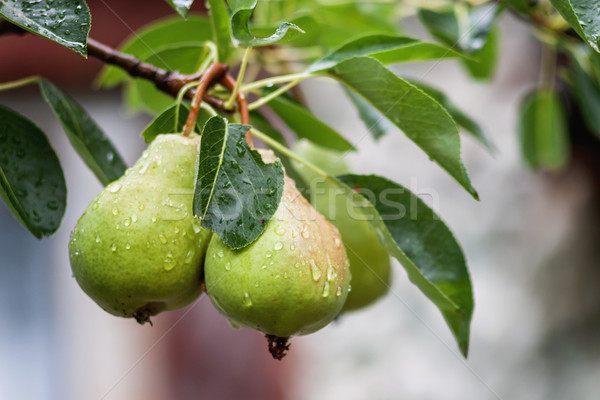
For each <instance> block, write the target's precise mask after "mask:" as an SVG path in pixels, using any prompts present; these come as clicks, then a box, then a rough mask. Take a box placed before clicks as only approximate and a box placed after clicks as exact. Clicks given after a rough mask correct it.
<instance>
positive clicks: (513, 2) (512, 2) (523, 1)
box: [502, 0, 531, 15]
mask: <svg viewBox="0 0 600 400" xmlns="http://www.w3.org/2000/svg"><path fill="white" fill-rule="evenodd" d="M502 2H503V3H504V4H506V5H508V6H510V7H512V8H513V9H515V10H516V11H518V12H520V13H521V14H525V15H529V14H531V2H530V1H529V0H503V1H502Z"/></svg>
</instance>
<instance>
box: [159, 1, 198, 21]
mask: <svg viewBox="0 0 600 400" xmlns="http://www.w3.org/2000/svg"><path fill="white" fill-rule="evenodd" d="M166 2H167V3H169V5H170V6H171V7H173V9H174V10H175V11H177V14H179V15H181V16H182V17H183V18H185V17H186V16H187V13H188V11H190V7H191V6H192V3H193V2H194V0H166Z"/></svg>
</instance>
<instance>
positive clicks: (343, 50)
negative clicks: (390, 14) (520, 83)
mask: <svg viewBox="0 0 600 400" xmlns="http://www.w3.org/2000/svg"><path fill="white" fill-rule="evenodd" d="M357 56H371V57H373V58H376V59H378V60H379V61H381V62H382V63H384V64H394V63H402V62H409V61H423V60H433V59H435V60H437V59H441V58H454V57H462V56H461V54H459V53H457V52H455V51H454V50H452V49H450V48H448V47H445V46H442V45H439V44H436V43H427V42H422V41H420V40H418V39H413V38H409V37H406V36H389V35H372V36H365V37H361V38H359V39H356V40H354V41H351V42H348V43H346V44H344V45H342V46H341V47H339V48H338V49H336V50H334V51H333V52H331V53H330V54H328V55H326V56H325V57H323V58H321V59H319V60H317V61H315V62H314V63H313V64H311V65H310V66H309V67H308V72H318V71H323V70H326V69H330V68H333V67H335V66H336V65H337V64H339V63H340V62H342V61H344V60H347V59H349V58H352V57H357Z"/></svg>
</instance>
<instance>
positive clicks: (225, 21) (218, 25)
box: [206, 0, 232, 63]
mask: <svg viewBox="0 0 600 400" xmlns="http://www.w3.org/2000/svg"><path fill="white" fill-rule="evenodd" d="M206 5H207V6H208V7H209V10H210V17H211V19H210V21H211V26H212V30H213V41H214V42H215V43H216V44H217V48H218V50H219V57H218V61H219V62H221V63H227V59H228V58H229V54H230V53H231V50H232V49H231V30H230V28H229V10H228V8H227V4H226V3H225V1H224V0H208V1H207V2H206Z"/></svg>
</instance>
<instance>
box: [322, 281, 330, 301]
mask: <svg viewBox="0 0 600 400" xmlns="http://www.w3.org/2000/svg"><path fill="white" fill-rule="evenodd" d="M327 296H329V282H325V286H324V287H323V297H327Z"/></svg>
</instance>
